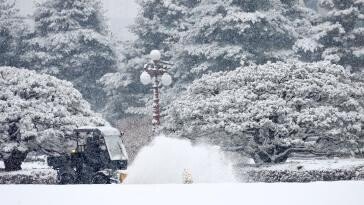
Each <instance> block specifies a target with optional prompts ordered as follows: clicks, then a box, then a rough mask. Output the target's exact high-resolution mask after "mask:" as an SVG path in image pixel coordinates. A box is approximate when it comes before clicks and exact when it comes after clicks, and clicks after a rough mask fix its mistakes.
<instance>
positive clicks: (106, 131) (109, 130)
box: [74, 126, 120, 136]
mask: <svg viewBox="0 0 364 205" xmlns="http://www.w3.org/2000/svg"><path fill="white" fill-rule="evenodd" d="M74 131H75V132H97V131H98V132H100V133H101V134H102V135H104V136H114V135H120V131H119V130H118V129H116V128H114V127H110V126H104V127H79V128H77V129H75V130H74Z"/></svg>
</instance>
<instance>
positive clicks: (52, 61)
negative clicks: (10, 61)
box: [24, 0, 116, 106]
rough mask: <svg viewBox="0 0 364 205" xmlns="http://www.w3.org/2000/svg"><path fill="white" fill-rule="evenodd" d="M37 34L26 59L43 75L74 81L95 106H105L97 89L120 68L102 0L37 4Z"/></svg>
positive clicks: (60, 0) (30, 41)
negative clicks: (102, 81)
mask: <svg viewBox="0 0 364 205" xmlns="http://www.w3.org/2000/svg"><path fill="white" fill-rule="evenodd" d="M34 16H35V34H34V37H33V38H32V39H30V40H29V41H28V43H29V45H28V50H29V52H28V53H27V54H26V55H24V59H25V60H26V62H27V63H28V64H29V65H32V67H33V68H34V69H36V70H37V71H39V72H44V73H48V74H52V75H55V76H56V77H58V78H60V79H65V80H68V81H71V82H72V83H73V84H74V85H75V87H76V88H77V89H79V90H80V91H81V93H82V94H83V95H84V96H85V98H86V99H88V100H89V101H90V102H91V103H92V104H93V105H96V106H100V105H101V104H102V103H103V102H102V99H103V97H104V96H103V92H102V89H101V88H99V86H98V85H97V80H99V79H100V78H101V77H102V76H103V75H104V74H105V73H108V72H111V71H113V70H115V68H116V56H115V53H114V50H113V48H112V41H111V39H110V37H109V36H108V33H109V32H108V30H107V28H106V26H105V20H104V16H103V10H102V7H101V3H100V2H99V1H98V0H46V1H44V2H42V3H37V5H36V10H35V13H34Z"/></svg>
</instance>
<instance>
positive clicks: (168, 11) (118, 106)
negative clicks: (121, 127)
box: [100, 0, 199, 118]
mask: <svg viewBox="0 0 364 205" xmlns="http://www.w3.org/2000/svg"><path fill="white" fill-rule="evenodd" d="M198 2H199V0H138V1H137V3H138V4H139V7H140V11H139V14H138V16H137V18H136V21H135V24H134V25H133V26H132V27H131V31H132V32H133V33H134V34H135V36H136V39H135V40H133V41H131V42H126V43H125V44H124V45H123V47H122V51H121V54H122V59H121V63H120V66H119V70H118V71H117V72H116V73H109V74H107V75H105V76H104V77H103V78H102V79H101V80H100V82H101V83H102V84H103V85H104V89H105V91H106V92H107V93H108V96H109V99H108V106H107V112H108V113H109V116H111V117H113V118H115V117H120V115H123V114H125V111H126V110H127V109H128V108H130V107H144V106H145V104H146V101H147V99H145V96H146V93H149V88H147V87H146V86H143V85H142V84H141V83H140V80H139V76H140V74H141V72H142V70H143V66H144V64H145V63H147V62H148V59H149V56H148V55H149V53H150V51H151V50H154V49H159V50H161V52H162V53H163V60H166V61H168V60H170V59H171V57H172V56H173V55H174V54H173V53H172V52H171V48H172V47H173V45H174V44H175V43H176V42H178V41H179V38H180V32H182V31H185V30H186V29H187V27H186V23H185V19H186V15H188V12H189V11H190V10H191V9H192V8H193V7H194V6H195V5H196V4H198ZM126 112H128V113H130V112H134V113H140V112H141V113H143V112H144V111H143V110H139V109H129V110H128V111H126Z"/></svg>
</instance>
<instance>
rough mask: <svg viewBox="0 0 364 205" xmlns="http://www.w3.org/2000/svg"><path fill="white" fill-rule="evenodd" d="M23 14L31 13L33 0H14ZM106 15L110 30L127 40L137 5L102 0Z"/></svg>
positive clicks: (120, 1) (124, 1) (132, 0)
mask: <svg viewBox="0 0 364 205" xmlns="http://www.w3.org/2000/svg"><path fill="white" fill-rule="evenodd" d="M16 1H17V6H18V7H19V9H20V11H21V13H22V14H23V15H28V14H32V12H33V10H34V3H33V2H34V0H16ZM102 2H103V3H104V9H105V10H106V11H107V13H106V17H107V19H108V20H109V26H110V29H111V31H112V32H113V33H114V34H115V35H116V36H118V37H119V38H120V39H121V40H128V39H131V38H132V37H133V35H132V34H130V32H129V31H128V28H127V27H128V26H129V25H131V24H132V23H133V21H134V18H135V16H136V15H137V11H138V8H137V5H136V3H135V2H134V0H102Z"/></svg>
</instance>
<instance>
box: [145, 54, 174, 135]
mask: <svg viewBox="0 0 364 205" xmlns="http://www.w3.org/2000/svg"><path fill="white" fill-rule="evenodd" d="M150 58H151V59H152V61H151V62H150V63H147V64H145V65H144V71H143V73H142V74H141V75H140V81H141V82H142V83H143V84H144V85H148V84H151V83H152V88H153V120H152V124H153V126H154V128H153V129H154V131H155V130H156V128H157V127H158V126H159V125H160V103H159V101H160V92H159V87H160V82H161V83H162V85H164V86H170V85H171V84H172V77H171V76H170V75H169V74H168V73H167V67H166V65H165V63H163V62H162V61H161V53H160V52H159V51H158V50H153V51H152V52H151V53H150Z"/></svg>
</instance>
